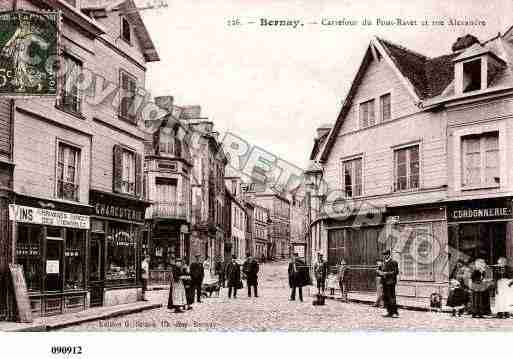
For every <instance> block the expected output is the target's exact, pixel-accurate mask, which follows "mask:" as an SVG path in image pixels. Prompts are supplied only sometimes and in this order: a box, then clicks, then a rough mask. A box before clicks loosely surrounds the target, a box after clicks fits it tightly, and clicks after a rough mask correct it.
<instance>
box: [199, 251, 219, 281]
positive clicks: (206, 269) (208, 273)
mask: <svg viewBox="0 0 513 359" xmlns="http://www.w3.org/2000/svg"><path fill="white" fill-rule="evenodd" d="M212 272H213V270H212V265H211V263H210V260H209V259H208V257H207V259H205V262H203V273H204V276H203V285H205V286H210V285H213V284H216V283H217V282H218V281H219V278H218V277H217V276H216V275H214V274H213V273H212Z"/></svg>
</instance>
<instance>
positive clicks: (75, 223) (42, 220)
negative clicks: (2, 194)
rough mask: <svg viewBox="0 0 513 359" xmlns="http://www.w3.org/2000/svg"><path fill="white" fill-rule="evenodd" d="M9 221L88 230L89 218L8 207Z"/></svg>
mask: <svg viewBox="0 0 513 359" xmlns="http://www.w3.org/2000/svg"><path fill="white" fill-rule="evenodd" d="M9 219H10V220H11V221H16V222H20V223H32V224H42V225H46V226H57V227H69V228H79V229H89V226H90V223H89V216H84V215H82V214H75V213H68V212H61V211H54V210H51V209H44V208H35V207H27V206H20V205H17V204H10V205H9Z"/></svg>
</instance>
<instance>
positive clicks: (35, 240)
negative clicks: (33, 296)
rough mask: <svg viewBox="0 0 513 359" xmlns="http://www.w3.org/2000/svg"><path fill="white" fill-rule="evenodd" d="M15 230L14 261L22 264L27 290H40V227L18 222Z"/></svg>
mask: <svg viewBox="0 0 513 359" xmlns="http://www.w3.org/2000/svg"><path fill="white" fill-rule="evenodd" d="M17 232H18V239H17V241H16V261H17V263H18V264H21V265H22V266H23V273H24V274H25V281H26V283H27V288H28V290H33V291H37V290H40V289H41V272H42V268H41V262H42V258H43V257H42V254H41V252H42V251H41V238H42V227H41V226H31V225H25V224H19V225H18V228H17Z"/></svg>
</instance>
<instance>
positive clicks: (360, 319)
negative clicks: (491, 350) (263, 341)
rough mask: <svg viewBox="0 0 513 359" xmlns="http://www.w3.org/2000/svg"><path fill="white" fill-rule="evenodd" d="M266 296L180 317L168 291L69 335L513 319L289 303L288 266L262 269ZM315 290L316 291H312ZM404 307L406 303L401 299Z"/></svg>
mask: <svg viewBox="0 0 513 359" xmlns="http://www.w3.org/2000/svg"><path fill="white" fill-rule="evenodd" d="M260 278H261V279H260V288H259V289H260V293H259V295H260V297H259V298H248V297H247V292H246V288H244V289H242V291H241V292H239V295H238V297H237V299H231V300H229V299H228V298H227V290H226V289H222V290H221V295H220V297H219V298H207V299H206V300H204V301H203V302H202V303H198V304H195V305H193V310H191V311H187V312H184V313H178V314H175V313H173V312H172V311H170V310H167V309H166V307H165V304H166V303H167V291H165V290H160V291H153V292H151V293H150V294H151V300H152V301H154V302H162V303H164V306H163V307H162V308H159V309H154V310H148V311H143V312H140V313H136V314H130V315H126V316H123V317H117V318H112V319H109V320H102V321H94V322H89V323H85V324H82V325H78V326H73V327H68V328H65V329H63V330H65V331H70V330H73V331H74V330H79V331H81V330H93V331H96V330H102V331H103V330H116V331H124V330H166V331H167V330H170V331H197V330H215V331H230V330H236V331H271V330H274V331H276V330H291V331H304V330H310V331H311V330H317V331H333V330H484V329H486V330H504V329H513V319H505V320H499V319H491V318H489V319H486V318H485V319H472V318H470V317H469V316H465V317H462V318H457V317H456V318H453V317H451V316H450V315H449V314H447V313H431V312H420V311H410V310H402V311H401V312H400V317H399V318H383V317H382V315H383V310H382V309H377V308H373V307H371V306H369V305H365V304H354V303H341V302H338V301H333V300H328V301H326V305H325V306H320V307H315V306H313V305H312V298H311V297H309V296H308V295H307V293H308V288H304V290H305V301H304V302H303V303H301V302H299V301H295V302H290V301H289V300H288V295H289V291H288V282H287V267H286V263H283V262H282V263H269V264H263V265H261V276H260ZM310 290H311V289H310ZM399 302H400V299H399Z"/></svg>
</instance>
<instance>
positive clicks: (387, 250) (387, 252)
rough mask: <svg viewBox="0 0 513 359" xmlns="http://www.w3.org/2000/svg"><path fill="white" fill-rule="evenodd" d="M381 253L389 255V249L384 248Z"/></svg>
mask: <svg viewBox="0 0 513 359" xmlns="http://www.w3.org/2000/svg"><path fill="white" fill-rule="evenodd" d="M381 254H382V255H384V256H389V255H390V249H386V250H384V251H383V252H382V253H381Z"/></svg>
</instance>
